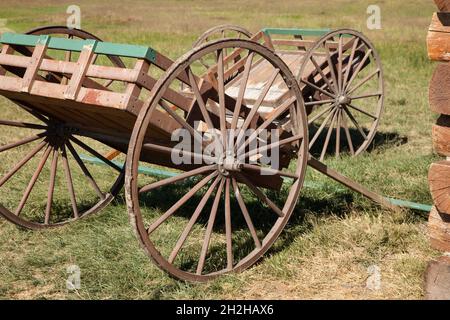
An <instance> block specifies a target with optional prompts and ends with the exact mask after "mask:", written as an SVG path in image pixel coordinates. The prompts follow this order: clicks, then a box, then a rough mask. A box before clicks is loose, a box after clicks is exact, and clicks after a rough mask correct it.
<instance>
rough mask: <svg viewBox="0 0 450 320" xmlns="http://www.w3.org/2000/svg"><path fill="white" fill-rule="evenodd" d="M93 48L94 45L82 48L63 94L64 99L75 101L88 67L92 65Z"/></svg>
mask: <svg viewBox="0 0 450 320" xmlns="http://www.w3.org/2000/svg"><path fill="white" fill-rule="evenodd" d="M94 48H95V47H94V45H85V46H84V47H83V50H82V51H81V53H80V56H79V57H78V61H77V69H76V70H75V72H74V73H73V74H72V77H71V78H70V81H69V83H68V85H67V88H66V90H65V92H64V97H65V98H66V99H71V100H75V99H76V98H77V96H78V93H79V92H80V90H81V86H82V84H83V80H84V77H85V76H86V72H87V69H88V66H89V65H90V64H91V63H92V59H93V57H94Z"/></svg>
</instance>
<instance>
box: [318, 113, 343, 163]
mask: <svg viewBox="0 0 450 320" xmlns="http://www.w3.org/2000/svg"><path fill="white" fill-rule="evenodd" d="M338 112H339V111H338V110H337V111H335V112H334V114H333V118H332V119H331V122H330V125H329V127H328V132H327V136H326V138H325V143H324V144H323V148H322V153H321V154H320V161H323V159H324V158H325V154H326V152H327V149H328V144H329V142H330V137H331V133H332V132H333V126H334V123H335V122H336V115H337V114H338Z"/></svg>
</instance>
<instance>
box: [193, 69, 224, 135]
mask: <svg viewBox="0 0 450 320" xmlns="http://www.w3.org/2000/svg"><path fill="white" fill-rule="evenodd" d="M188 75H189V82H190V84H191V87H192V91H193V92H194V96H195V98H196V100H197V103H198V106H199V108H200V111H201V113H202V116H203V119H204V120H205V121H206V125H207V126H208V129H209V130H210V131H212V132H213V134H214V137H215V139H216V141H218V142H221V140H220V139H219V137H218V136H217V134H216V130H214V125H213V123H212V120H211V117H210V116H209V112H208V110H207V108H206V104H205V101H204V100H203V97H202V95H201V93H200V89H199V87H198V85H197V81H196V80H195V77H194V74H193V73H192V70H191V68H190V67H189V68H188Z"/></svg>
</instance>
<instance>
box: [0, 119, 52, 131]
mask: <svg viewBox="0 0 450 320" xmlns="http://www.w3.org/2000/svg"><path fill="white" fill-rule="evenodd" d="M0 125H2V126H10V127H18V128H27V129H40V130H47V129H48V127H47V126H44V125H41V124H36V123H29V122H17V121H9V120H0Z"/></svg>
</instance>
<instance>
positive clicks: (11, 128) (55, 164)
mask: <svg viewBox="0 0 450 320" xmlns="http://www.w3.org/2000/svg"><path fill="white" fill-rule="evenodd" d="M29 33H30V34H36V35H40V34H49V35H56V34H57V35H68V36H71V37H72V36H73V37H76V38H81V39H86V38H95V37H94V36H92V35H90V34H88V33H86V32H84V31H81V30H75V29H68V28H65V27H46V28H41V29H35V30H32V31H30V32H29ZM110 59H111V61H112V62H113V63H115V64H116V65H118V66H120V65H123V64H122V62H121V61H120V59H118V58H117V59H116V57H111V58H110ZM0 114H1V115H2V116H1V117H0V118H1V119H0V156H1V159H2V160H1V162H2V164H1V165H0V193H1V194H2V199H1V200H0V202H1V203H0V215H1V216H3V217H4V218H6V219H7V220H9V221H11V222H13V223H15V224H17V225H19V226H21V227H24V228H29V229H42V228H49V227H56V226H61V225H64V224H67V223H69V222H72V221H74V220H78V219H80V218H82V217H85V216H88V215H90V214H93V213H95V212H98V211H100V210H101V209H102V208H104V207H105V206H107V205H108V204H109V203H110V202H111V201H112V200H113V199H114V197H115V195H117V193H118V192H119V191H120V189H121V188H122V186H123V182H124V175H123V170H122V168H120V167H119V166H118V165H117V164H115V163H113V162H111V161H109V160H108V159H106V158H105V157H103V156H102V155H101V152H103V150H104V152H106V151H107V150H110V148H109V147H108V146H106V145H103V144H102V143H100V142H98V141H95V140H93V139H90V138H85V137H82V136H80V135H79V132H78V130H77V129H76V128H72V127H71V126H70V124H68V123H65V122H64V121H63V119H55V118H51V117H49V116H48V115H47V114H44V113H40V112H38V111H37V110H36V109H31V108H30V107H28V106H27V105H25V104H24V103H19V102H18V101H16V103H15V104H12V103H8V102H7V101H6V100H5V101H2V103H0ZM86 157H90V158H91V159H92V158H96V160H97V161H100V162H104V163H105V164H106V165H107V166H105V167H100V166H95V167H94V166H93V165H91V164H87V162H85V161H84V160H86ZM93 169H95V170H93ZM105 177H108V178H107V179H105Z"/></svg>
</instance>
